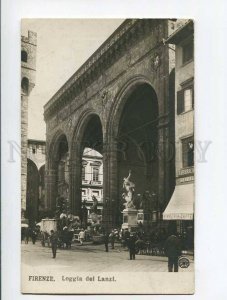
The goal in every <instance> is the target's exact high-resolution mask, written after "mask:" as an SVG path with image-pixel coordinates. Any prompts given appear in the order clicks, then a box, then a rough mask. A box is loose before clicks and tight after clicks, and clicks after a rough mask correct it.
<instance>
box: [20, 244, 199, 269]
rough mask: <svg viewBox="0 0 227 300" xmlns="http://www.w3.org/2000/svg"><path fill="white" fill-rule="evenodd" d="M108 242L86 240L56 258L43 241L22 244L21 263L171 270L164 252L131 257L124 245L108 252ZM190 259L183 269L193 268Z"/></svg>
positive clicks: (27, 265)
mask: <svg viewBox="0 0 227 300" xmlns="http://www.w3.org/2000/svg"><path fill="white" fill-rule="evenodd" d="M104 248H105V247H104V245H94V244H91V243H86V244H84V245H82V246H81V245H79V244H73V245H72V248H71V249H69V250H66V249H58V250H57V257H56V258H55V259H53V258H52V251H51V248H48V247H47V246H46V247H42V246H41V244H40V241H38V242H37V243H36V244H35V245H33V244H32V243H31V242H29V244H24V243H23V244H21V263H22V268H23V266H26V267H32V268H35V269H36V270H37V271H38V270H39V271H42V270H45V269H46V268H48V269H49V270H52V271H54V270H61V271H67V272H72V271H73V272H100V271H102V272H167V271H168V267H167V258H166V257H160V256H148V255H136V259H135V260H129V253H128V251H127V250H126V249H123V248H122V247H121V245H119V244H116V246H115V249H111V247H109V252H105V250H104ZM188 258H189V259H190V266H189V267H188V268H187V269H182V268H179V272H192V271H193V270H194V261H193V259H192V257H188Z"/></svg>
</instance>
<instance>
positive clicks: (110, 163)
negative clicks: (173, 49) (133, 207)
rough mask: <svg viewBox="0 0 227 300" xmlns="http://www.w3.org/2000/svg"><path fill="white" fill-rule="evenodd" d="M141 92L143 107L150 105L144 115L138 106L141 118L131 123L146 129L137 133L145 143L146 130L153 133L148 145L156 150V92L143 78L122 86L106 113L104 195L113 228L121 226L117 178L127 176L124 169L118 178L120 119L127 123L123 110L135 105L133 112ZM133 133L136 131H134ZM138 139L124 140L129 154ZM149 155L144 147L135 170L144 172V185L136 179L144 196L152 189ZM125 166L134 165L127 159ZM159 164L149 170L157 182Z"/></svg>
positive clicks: (133, 79) (129, 81)
mask: <svg viewBox="0 0 227 300" xmlns="http://www.w3.org/2000/svg"><path fill="white" fill-rule="evenodd" d="M143 90H145V96H144V98H145V100H144V102H143V103H144V104H147V103H148V104H149V111H148V112H146V109H145V110H144V108H143V109H142V107H143V105H142V104H141V107H140V106H138V114H139V115H140V116H137V115H136V112H135V113H134V119H135V121H136V119H138V124H139V125H138V126H140V125H142V126H141V128H143V127H144V128H145V129H140V131H142V133H143V136H144V140H146V139H148V138H149V139H150V137H151V134H150V131H149V130H152V132H154V134H153V133H152V138H153V139H154V141H151V142H152V143H153V144H154V145H155V146H156V147H157V143H158V122H159V103H158V97H157V94H156V91H155V89H154V88H153V86H152V84H151V82H150V81H149V80H148V79H147V78H146V77H145V76H143V75H138V76H135V77H133V78H130V79H129V80H128V81H127V82H126V84H124V86H123V87H122V88H121V89H120V90H119V92H118V94H117V95H116V97H115V99H114V103H113V105H112V108H111V110H110V113H109V116H110V118H109V122H108V124H107V132H106V140H107V156H108V159H107V166H106V170H107V171H106V174H104V177H105V178H106V181H107V186H106V189H105V191H106V198H107V201H109V203H110V208H109V211H112V213H113V214H114V215H113V216H112V220H111V222H112V224H119V222H120V218H121V212H120V208H119V207H120V203H119V199H120V197H121V193H120V187H122V182H120V178H121V177H122V178H123V174H124V173H126V172H128V170H127V171H126V168H125V171H124V173H122V174H120V175H119V170H120V169H121V168H122V163H121V162H120V161H119V155H124V153H123V152H124V149H123V151H122V149H120V147H119V142H121V141H120V140H119V132H120V130H121V126H122V122H123V121H122V118H123V115H124V116H125V115H126V119H127V120H129V118H127V114H126V110H125V108H126V107H127V108H129V107H131V108H130V109H132V106H133V105H134V110H135V107H136V106H137V105H138V104H139V102H138V99H140V98H141V100H143V96H140V92H141V93H143ZM134 97H135V99H134ZM134 100H135V101H134ZM130 103H134V104H133V105H131V104H130ZM130 105H131V106H130ZM143 110H144V111H145V114H146V120H147V121H149V122H147V123H149V128H146V126H147V124H144V123H143V118H142V113H143ZM131 111H132V110H131ZM149 113H150V117H149ZM131 117H132V116H131ZM139 120H140V122H139ZM125 124H126V123H125ZM132 124H133V122H132ZM133 126H134V125H133ZM133 126H132V127H133ZM129 127H130V126H129ZM133 128H134V127H133ZM151 128H152V129H151ZM134 131H136V130H134ZM138 135H139V134H138V133H137V134H136V133H134V137H133V138H132V136H130V135H129V136H128V137H127V145H125V146H126V147H127V148H130V149H133V150H132V151H134V152H135V151H137V150H136V143H137V142H138V141H139V138H138ZM136 136H137V137H136ZM146 136H148V137H146ZM133 139H134V140H133ZM123 141H124V138H123ZM139 142H140V141H139ZM123 146H124V145H123ZM132 151H131V156H132V157H133V155H132ZM149 151H150V152H151V145H146V149H144V150H143V152H144V153H146V155H143V161H142V163H141V166H139V167H138V168H137V167H135V172H136V173H138V174H139V173H140V171H141V170H143V172H144V176H143V177H144V178H145V179H144V181H145V183H144V184H143V181H142V179H140V178H139V176H137V177H138V178H137V182H138V185H139V186H141V184H143V188H141V190H143V192H145V190H146V189H148V188H150V186H151V184H150V186H149V182H150V181H151V179H150V178H151V171H150V169H151V168H150V165H151V162H150V160H151V159H150V158H149V157H148V156H149V155H150V154H149ZM152 151H154V150H152ZM126 160H127V159H126ZM148 160H149V165H148ZM128 162H130V163H133V158H131V159H128ZM158 163H159V162H158V161H156V162H155V165H154V167H152V169H153V170H154V172H155V175H156V177H157V178H158V169H159V167H158ZM129 168H131V167H128V169H129ZM138 174H137V175H138ZM125 176H127V174H125ZM141 177H142V176H141ZM155 188H156V189H158V184H157V183H156V186H155ZM139 193H141V191H139ZM121 209H123V208H121Z"/></svg>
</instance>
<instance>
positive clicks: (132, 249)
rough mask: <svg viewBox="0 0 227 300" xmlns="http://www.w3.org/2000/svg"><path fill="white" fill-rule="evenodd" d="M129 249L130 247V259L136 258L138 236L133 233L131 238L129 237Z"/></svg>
mask: <svg viewBox="0 0 227 300" xmlns="http://www.w3.org/2000/svg"><path fill="white" fill-rule="evenodd" d="M128 249H129V257H130V260H132V259H133V260H135V258H136V257H135V256H136V237H135V235H133V234H130V238H129V239H128Z"/></svg>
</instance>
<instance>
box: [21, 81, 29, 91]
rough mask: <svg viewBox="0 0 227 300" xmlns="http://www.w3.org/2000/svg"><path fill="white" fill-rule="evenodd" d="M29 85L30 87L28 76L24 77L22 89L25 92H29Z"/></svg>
mask: <svg viewBox="0 0 227 300" xmlns="http://www.w3.org/2000/svg"><path fill="white" fill-rule="evenodd" d="M28 87H29V80H28V78H26V77H24V78H23V79H22V80H21V89H22V91H23V93H25V94H28Z"/></svg>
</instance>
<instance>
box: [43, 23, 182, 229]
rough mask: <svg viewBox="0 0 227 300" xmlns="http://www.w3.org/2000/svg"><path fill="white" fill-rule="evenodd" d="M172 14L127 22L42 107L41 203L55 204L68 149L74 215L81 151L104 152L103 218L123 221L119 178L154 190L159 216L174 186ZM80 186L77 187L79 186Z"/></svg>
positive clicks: (109, 221) (77, 203)
mask: <svg viewBox="0 0 227 300" xmlns="http://www.w3.org/2000/svg"><path fill="white" fill-rule="evenodd" d="M176 24H177V21H176V20H167V19H160V20H157V19H156V20H152V19H143V20H138V19H132V20H126V21H124V22H123V23H122V25H121V26H119V28H118V29H117V30H116V31H115V32H114V33H113V34H112V35H111V36H110V37H109V38H108V39H107V40H106V41H105V42H104V43H103V44H102V45H101V46H100V48H99V49H98V50H97V51H96V52H95V53H94V54H93V55H92V56H91V57H90V58H89V59H88V60H87V61H86V62H85V63H84V64H83V65H82V66H81V67H80V68H79V70H78V71H77V72H76V73H75V74H74V75H73V76H72V77H71V78H70V79H69V80H68V81H67V82H66V83H65V84H64V85H63V86H62V87H61V88H60V89H59V91H58V92H57V93H56V94H55V95H54V96H53V97H52V98H51V99H50V101H49V102H48V103H47V104H46V105H45V107H44V116H45V121H46V125H47V132H46V136H47V144H46V146H47V156H46V201H47V206H48V207H49V209H50V210H51V209H52V210H53V209H54V208H55V206H56V197H57V184H58V182H59V172H58V169H59V165H60V164H61V159H62V157H64V155H65V154H66V153H68V166H67V168H68V173H67V174H68V193H69V201H70V205H71V208H72V212H73V214H75V215H78V214H79V211H80V208H81V203H82V199H83V196H82V195H81V188H82V176H83V174H82V170H83V152H84V149H85V148H86V147H87V148H91V149H93V150H95V151H97V152H99V153H101V155H102V157H103V222H104V223H105V224H106V225H107V226H115V225H118V224H119V223H121V222H122V214H121V209H122V208H121V207H122V183H123V178H124V177H127V176H128V173H129V170H131V171H132V179H131V180H132V181H133V182H134V183H135V185H136V193H137V194H143V193H144V192H145V191H150V192H152V194H154V195H156V202H157V203H158V207H156V209H157V210H159V212H160V214H159V216H160V218H161V213H162V212H163V209H164V207H166V204H167V203H168V202H169V199H170V197H171V195H172V193H173V190H174V187H175V159H174V157H173V156H171V153H172V150H173V145H174V141H175V128H174V123H175V111H174V103H175V94H174V89H175V81H174V76H175V74H174V67H175V60H174V59H175V58H174V57H175V56H174V53H173V50H172V49H171V48H170V47H169V45H167V44H164V43H163V40H164V39H166V38H167V37H168V36H169V35H170V34H171V33H172V32H173V31H174V30H176ZM82 190H83V188H82Z"/></svg>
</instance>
